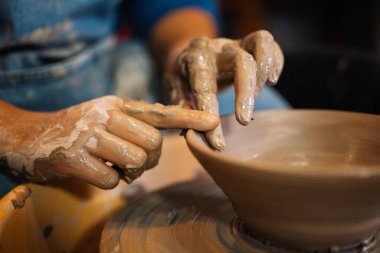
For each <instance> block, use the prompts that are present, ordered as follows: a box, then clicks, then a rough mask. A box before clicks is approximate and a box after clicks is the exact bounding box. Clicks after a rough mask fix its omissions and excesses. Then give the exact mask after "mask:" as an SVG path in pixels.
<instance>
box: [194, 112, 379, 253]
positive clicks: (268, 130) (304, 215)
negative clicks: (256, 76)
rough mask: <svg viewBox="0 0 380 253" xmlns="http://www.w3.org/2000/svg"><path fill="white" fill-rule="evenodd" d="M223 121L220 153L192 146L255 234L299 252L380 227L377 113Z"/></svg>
mask: <svg viewBox="0 0 380 253" xmlns="http://www.w3.org/2000/svg"><path fill="white" fill-rule="evenodd" d="M254 116H255V122H254V123H252V124H250V125H249V126H245V127H244V126H241V125H240V124H238V123H237V122H236V121H235V119H234V117H233V116H231V115H230V116H227V117H223V118H222V127H223V129H224V133H225V138H226V142H227V146H226V149H225V150H224V151H223V152H221V153H219V152H215V151H213V150H211V149H210V148H209V147H208V145H207V143H205V141H204V140H203V139H202V137H201V136H200V135H199V134H197V133H196V132H194V131H188V133H187V135H186V140H187V143H188V145H189V147H190V149H191V151H192V152H193V154H194V155H195V157H196V158H197V159H198V160H199V162H200V163H201V164H202V165H203V167H204V168H205V169H206V170H207V172H208V173H209V174H210V175H211V176H212V178H213V179H214V180H215V182H216V183H217V184H218V185H219V186H220V187H221V188H222V189H223V191H224V192H225V193H226V195H227V196H228V197H229V198H230V199H231V201H232V204H233V207H234V209H235V210H236V212H237V213H238V215H239V217H240V218H241V219H242V220H243V222H244V224H245V225H246V226H247V228H248V230H249V231H250V233H251V234H252V235H254V236H257V237H260V238H264V239H265V240H267V241H270V242H276V243H278V244H279V245H285V246H287V247H290V248H294V249H299V250H320V249H328V248H331V247H333V246H338V247H344V246H345V245H350V244H355V243H358V242H360V241H362V240H364V239H366V238H369V237H370V236H371V235H372V234H373V233H374V232H375V231H376V230H377V229H378V228H379V227H380V213H379V210H380V201H379V194H380V166H379V165H380V156H379V152H380V116H377V115H370V114H360V113H350V112H337V111H318V110H272V111H262V112H255V113H254Z"/></svg>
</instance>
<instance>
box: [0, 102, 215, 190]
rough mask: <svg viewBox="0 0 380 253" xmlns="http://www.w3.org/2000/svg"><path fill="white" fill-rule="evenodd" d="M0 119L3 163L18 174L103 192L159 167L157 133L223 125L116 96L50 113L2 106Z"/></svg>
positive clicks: (201, 114) (209, 117)
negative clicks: (65, 181)
mask: <svg viewBox="0 0 380 253" xmlns="http://www.w3.org/2000/svg"><path fill="white" fill-rule="evenodd" d="M131 106H132V107H133V110H132V109H128V108H130V107H131ZM136 112H137V113H136ZM0 116H1V117H0V121H1V122H0V123H1V124H0V140H1V144H2V145H1V147H0V157H1V158H2V159H3V160H6V161H7V164H8V167H9V168H11V169H12V171H13V172H14V173H15V174H25V175H26V176H27V177H28V178H29V179H31V180H34V181H46V180H50V179H55V178H66V177H75V178H79V179H81V180H84V181H87V182H89V183H91V184H94V185H96V186H98V187H100V188H112V187H114V186H116V184H117V183H118V181H119V178H120V177H121V178H122V179H125V180H126V181H127V182H132V181H133V180H134V179H135V178H137V177H139V176H140V175H141V174H142V173H143V172H144V170H145V169H148V168H151V167H153V166H155V165H156V164H157V162H158V158H159V156H160V153H161V145H162V136H161V134H160V132H159V131H158V130H157V129H156V127H159V128H189V127H191V128H194V129H197V130H199V131H207V130H211V129H214V128H215V127H216V126H217V125H218V124H219V119H218V118H217V117H215V116H213V115H210V114H208V113H205V112H200V111H193V110H189V109H183V108H179V107H168V108H167V107H165V106H163V105H159V104H156V105H148V104H146V103H144V102H134V101H130V100H127V101H124V100H122V99H120V98H118V97H114V96H106V97H102V98H98V99H94V100H91V101H88V102H85V103H82V104H79V105H76V106H73V107H70V108H68V109H65V110H61V111H58V112H52V113H35V112H29V111H24V110H21V109H18V108H15V107H13V106H11V105H9V104H6V103H4V102H1V104H0ZM139 119H141V120H139Z"/></svg>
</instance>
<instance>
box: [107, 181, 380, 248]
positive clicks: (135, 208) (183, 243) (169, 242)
mask: <svg viewBox="0 0 380 253" xmlns="http://www.w3.org/2000/svg"><path fill="white" fill-rule="evenodd" d="M378 242H379V235H378V233H375V234H374V235H371V236H370V237H369V238H368V239H367V240H363V241H362V242H360V243H355V244H352V245H347V246H345V247H344V248H340V247H335V248H333V250H334V251H335V252H340V251H342V252H343V251H344V252H347V253H354V252H363V251H366V252H368V251H371V252H379V251H380V250H379V249H378V248H376V246H378ZM330 250H331V249H330V248H326V249H324V251H321V252H331V251H330ZM100 252H102V253H103V252H104V253H106V252H107V253H108V252H113V253H126V252H136V253H139V252H157V253H163V252H165V253H177V252H180V253H186V252H215V253H224V252H226V253H227V252H230V253H233V252H236V253H237V252H247V253H253V252H254V253H259V252H278V253H290V252H293V251H292V249H291V248H287V247H286V246H284V245H280V244H276V243H274V242H270V241H267V240H263V238H258V237H255V236H254V235H252V234H250V233H249V232H248V231H247V229H246V228H245V226H244V224H243V223H242V221H241V220H240V219H239V217H238V216H237V214H236V213H235V211H234V209H233V208H232V205H231V202H230V201H229V200H228V198H227V197H226V196H225V195H224V194H223V192H222V191H221V190H220V188H218V187H217V186H216V185H215V183H214V182H213V181H212V180H211V179H210V178H208V177H206V176H205V177H200V178H197V179H196V180H193V181H188V182H186V183H182V184H177V185H173V186H170V187H167V188H165V189H163V190H160V191H158V192H155V193H151V194H148V195H146V196H145V197H142V198H141V199H139V200H137V201H135V202H133V203H130V204H128V205H127V206H126V208H124V209H123V210H122V211H121V212H119V213H118V214H117V215H116V216H114V217H112V218H111V219H110V220H109V221H108V222H107V224H106V226H105V228H104V230H103V233H102V238H101V243H100Z"/></svg>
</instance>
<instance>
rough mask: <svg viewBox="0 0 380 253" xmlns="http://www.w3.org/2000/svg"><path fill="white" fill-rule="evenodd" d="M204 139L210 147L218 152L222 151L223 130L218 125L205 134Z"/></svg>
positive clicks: (224, 142)
mask: <svg viewBox="0 0 380 253" xmlns="http://www.w3.org/2000/svg"><path fill="white" fill-rule="evenodd" d="M205 137H206V140H207V142H208V143H209V144H210V146H211V147H212V148H214V149H216V150H218V151H222V150H223V149H224V148H225V147H226V141H225V140H224V135H223V129H222V126H221V125H220V124H219V125H218V126H217V127H216V128H215V129H214V130H212V131H208V132H206V133H205Z"/></svg>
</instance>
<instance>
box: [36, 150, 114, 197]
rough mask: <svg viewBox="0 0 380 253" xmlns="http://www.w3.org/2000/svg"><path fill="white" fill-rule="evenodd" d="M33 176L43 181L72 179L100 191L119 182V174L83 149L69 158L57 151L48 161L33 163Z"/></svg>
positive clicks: (63, 152)
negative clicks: (93, 186) (91, 185)
mask: <svg viewBox="0 0 380 253" xmlns="http://www.w3.org/2000/svg"><path fill="white" fill-rule="evenodd" d="M35 168H36V170H35V174H36V176H37V177H39V178H44V179H45V180H48V179H53V178H64V177H74V178H77V179H80V180H83V181H85V182H87V183H90V184H93V185H95V186H97V187H99V188H102V189H111V188H114V187H115V186H116V185H117V183H118V182H119V173H118V172H117V171H115V170H113V169H112V168H110V167H109V166H107V165H105V164H104V163H103V162H102V161H100V160H98V159H96V158H95V157H93V156H91V155H90V154H88V152H87V151H86V150H85V149H79V150H76V152H75V153H73V154H70V155H69V156H68V155H67V154H65V151H62V152H61V151H57V152H56V153H55V154H54V155H53V157H50V158H49V159H42V160H38V161H36V163H35Z"/></svg>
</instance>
